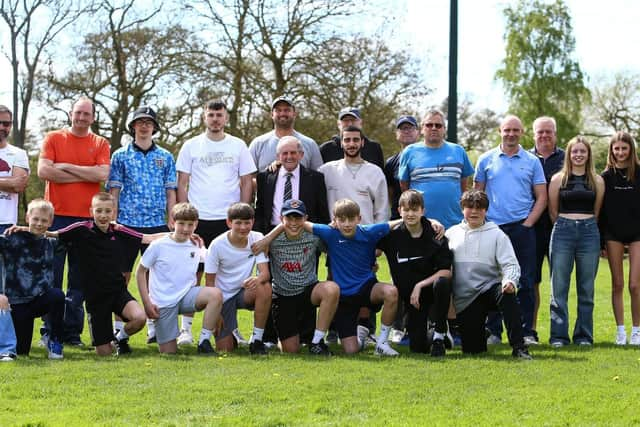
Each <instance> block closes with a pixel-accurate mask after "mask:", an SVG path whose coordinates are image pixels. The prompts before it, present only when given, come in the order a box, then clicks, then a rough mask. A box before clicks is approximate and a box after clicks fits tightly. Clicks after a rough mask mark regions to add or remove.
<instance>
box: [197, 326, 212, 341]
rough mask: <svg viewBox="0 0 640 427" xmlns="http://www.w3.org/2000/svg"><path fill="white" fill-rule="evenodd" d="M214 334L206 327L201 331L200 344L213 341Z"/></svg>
mask: <svg viewBox="0 0 640 427" xmlns="http://www.w3.org/2000/svg"><path fill="white" fill-rule="evenodd" d="M212 333H213V332H212V331H211V330H209V329H205V328H204V327H203V328H202V329H201V330H200V340H199V341H198V344H202V341H204V340H208V339H211V334H212Z"/></svg>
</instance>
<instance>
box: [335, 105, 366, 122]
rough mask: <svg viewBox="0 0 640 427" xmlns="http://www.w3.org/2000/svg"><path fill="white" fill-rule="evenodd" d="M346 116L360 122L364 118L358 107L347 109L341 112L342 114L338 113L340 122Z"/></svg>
mask: <svg viewBox="0 0 640 427" xmlns="http://www.w3.org/2000/svg"><path fill="white" fill-rule="evenodd" d="M344 116H353V117H355V118H356V119H358V120H360V119H362V116H361V115H360V110H359V109H357V108H356V107H345V108H343V109H342V110H340V112H339V113H338V120H342V118H343V117H344Z"/></svg>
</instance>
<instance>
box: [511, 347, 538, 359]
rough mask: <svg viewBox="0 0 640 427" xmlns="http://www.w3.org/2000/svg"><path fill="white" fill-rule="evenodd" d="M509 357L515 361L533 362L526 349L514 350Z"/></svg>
mask: <svg viewBox="0 0 640 427" xmlns="http://www.w3.org/2000/svg"><path fill="white" fill-rule="evenodd" d="M511 355H512V356H513V357H515V358H516V359H522V360H533V357H531V355H530V354H529V350H527V348H526V347H520V348H514V349H513V351H512V352H511Z"/></svg>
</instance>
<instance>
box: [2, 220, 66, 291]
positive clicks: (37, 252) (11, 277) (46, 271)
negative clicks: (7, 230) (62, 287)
mask: <svg viewBox="0 0 640 427" xmlns="http://www.w3.org/2000/svg"><path fill="white" fill-rule="evenodd" d="M58 246H59V244H58V241H57V240H56V239H53V238H49V237H44V236H36V235H34V234H31V233H29V232H27V231H19V232H16V233H14V234H11V235H10V236H5V235H0V255H1V256H0V262H1V263H2V264H4V265H3V266H2V265H0V268H2V269H3V270H4V273H3V274H5V279H6V283H5V287H6V289H5V293H6V295H7V298H9V303H10V304H25V303H28V302H30V301H32V300H33V299H34V298H35V297H37V296H39V295H42V294H43V293H44V292H45V291H46V290H47V289H48V288H49V287H50V286H51V285H52V284H53V259H54V255H55V251H56V248H57V247H58Z"/></svg>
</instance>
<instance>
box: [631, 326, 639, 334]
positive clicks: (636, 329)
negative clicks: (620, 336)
mask: <svg viewBox="0 0 640 427" xmlns="http://www.w3.org/2000/svg"><path fill="white" fill-rule="evenodd" d="M631 333H632V334H639V333H640V326H632V327H631Z"/></svg>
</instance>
